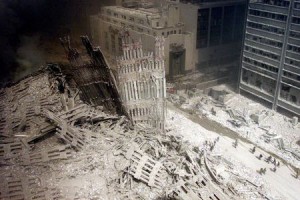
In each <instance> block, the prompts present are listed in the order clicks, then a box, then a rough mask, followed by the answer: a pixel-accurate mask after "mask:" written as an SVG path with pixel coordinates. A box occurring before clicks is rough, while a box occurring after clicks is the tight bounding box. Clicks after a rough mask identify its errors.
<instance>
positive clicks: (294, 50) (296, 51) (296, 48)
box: [287, 45, 300, 53]
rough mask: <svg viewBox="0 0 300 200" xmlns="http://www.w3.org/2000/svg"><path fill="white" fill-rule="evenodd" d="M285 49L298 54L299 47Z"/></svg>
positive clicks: (290, 46)
mask: <svg viewBox="0 0 300 200" xmlns="http://www.w3.org/2000/svg"><path fill="white" fill-rule="evenodd" d="M287 48H288V50H289V51H293V52H295V53H300V47H297V46H292V45H288V46H287Z"/></svg>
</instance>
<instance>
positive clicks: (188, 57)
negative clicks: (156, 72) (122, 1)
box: [90, 1, 196, 76]
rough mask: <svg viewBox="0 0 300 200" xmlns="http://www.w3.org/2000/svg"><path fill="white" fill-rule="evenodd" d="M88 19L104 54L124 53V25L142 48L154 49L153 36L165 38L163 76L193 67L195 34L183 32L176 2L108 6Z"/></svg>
mask: <svg viewBox="0 0 300 200" xmlns="http://www.w3.org/2000/svg"><path fill="white" fill-rule="evenodd" d="M90 20H91V34H92V39H93V41H94V42H95V43H97V44H99V45H100V48H101V49H102V51H104V52H105V53H106V54H107V55H111V56H113V57H118V56H120V55H122V54H123V51H122V38H121V34H120V33H121V32H122V30H123V29H124V28H126V29H127V30H128V31H129V34H130V36H131V37H132V38H134V39H135V40H141V42H142V43H143V46H144V50H145V51H155V38H156V37H157V36H162V37H164V39H165V43H164V54H165V58H164V62H165V67H166V75H169V76H176V75H179V74H183V73H185V72H188V71H193V70H195V64H196V58H195V50H196V44H195V42H194V38H195V36H194V35H193V33H190V32H186V31H185V27H184V24H183V23H182V22H181V21H180V3H179V2H177V1H175V2H174V1H170V2H166V3H164V4H163V5H162V7H156V6H154V5H153V4H151V3H139V4H136V5H128V6H107V7H103V8H102V10H101V13H100V14H98V15H94V16H91V19H90Z"/></svg>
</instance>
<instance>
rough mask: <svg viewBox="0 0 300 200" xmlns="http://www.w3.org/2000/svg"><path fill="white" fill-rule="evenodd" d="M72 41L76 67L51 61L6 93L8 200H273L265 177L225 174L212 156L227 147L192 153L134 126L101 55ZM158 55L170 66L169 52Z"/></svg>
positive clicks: (3, 143) (0, 168)
mask: <svg viewBox="0 0 300 200" xmlns="http://www.w3.org/2000/svg"><path fill="white" fill-rule="evenodd" d="M62 42H63V44H64V46H65V48H66V52H67V56H68V58H69V60H70V62H71V65H70V66H69V68H68V67H67V66H66V65H65V66H61V67H59V66H58V65H55V64H49V65H48V66H47V67H45V68H44V69H41V70H40V71H38V72H36V73H35V74H32V75H30V76H28V77H26V78H24V79H23V80H20V81H19V82H17V83H14V84H12V85H10V87H7V88H3V89H1V91H0V110H1V112H0V114H1V116H0V117H1V121H0V176H1V177H2V181H1V183H0V186H1V187H0V198H1V199H37V200H42V199H100V198H103V199H183V200H190V199H193V200H198V199H199V200H200V199H201V200H220V199H222V200H223V199H224V200H226V199H239V198H240V197H241V198H245V199H253V197H255V198H269V194H268V193H267V191H266V189H265V188H264V187H263V186H262V185H261V183H260V182H259V181H258V180H257V179H256V177H253V178H252V179H249V180H245V179H244V178H243V177H242V174H238V175H237V174H236V172H233V174H234V175H233V176H232V178H231V179H230V181H224V179H222V178H220V177H219V176H218V175H217V173H216V169H215V168H214V166H218V165H219V164H220V162H222V163H225V165H226V166H227V167H228V169H229V170H231V169H233V167H234V164H233V163H231V162H230V161H228V160H224V161H223V159H220V157H215V156H213V153H210V151H211V149H213V148H214V145H215V144H216V142H217V140H215V142H206V143H204V144H203V145H201V146H200V147H192V146H191V145H190V144H188V143H186V142H184V141H183V140H182V139H181V138H180V137H178V136H174V135H172V134H161V131H159V130H155V131H151V130H150V131H149V130H148V129H144V128H143V127H132V124H131V123H130V116H129V115H128V114H127V112H126V108H124V107H123V104H122V101H121V99H118V96H120V95H119V92H118V88H117V87H116V85H115V81H114V79H113V75H112V74H111V73H109V72H110V69H109V66H108V65H107V63H106V62H105V59H104V57H103V55H102V53H101V51H100V49H99V48H93V47H92V45H91V43H90V42H89V40H88V38H87V37H83V38H82V42H83V44H84V45H85V47H86V49H87V53H88V55H89V56H90V59H88V60H87V61H86V60H85V59H83V58H84V56H80V55H79V53H78V52H77V50H76V49H73V48H71V46H70V44H69V41H68V40H62ZM124 44H125V43H124ZM161 47H162V46H161V41H160V40H158V41H157V48H158V49H157V50H158V52H160V51H162V49H161ZM137 49H138V48H137ZM125 50H126V48H125ZM135 50H136V49H135ZM129 52H136V51H132V49H131V50H129V49H128V51H127V53H129ZM125 54H126V52H125ZM129 55H130V53H129V54H126V56H125V57H124V58H125V60H123V61H121V63H122V65H121V67H122V66H123V65H124V63H126V62H125V61H126V60H127V59H129V58H130V56H129ZM156 55H157V56H158V57H156V60H155V61H154V62H157V63H158V64H159V63H160V65H159V66H160V67H161V69H163V64H162V63H161V62H160V56H161V55H163V54H161V53H159V54H156ZM159 55H160V56H159ZM132 56H133V55H132ZM126 58H127V59H126ZM141 58H142V57H141ZM130 60H131V59H129V61H130ZM123 62H124V63H123ZM74 67H77V68H75V69H76V70H73V69H74ZM123 67H124V68H126V65H125V66H123ZM97 70H99V71H101V74H100V75H99V74H98V71H97ZM71 71H74V72H71ZM91 71H92V72H94V73H91ZM64 72H65V73H66V74H65V73H64ZM161 72H163V70H162V71H161ZM154 74H155V73H154ZM99 76H100V77H99ZM95 77H96V78H95ZM73 78H79V79H78V80H74V79H73ZM148 78H149V77H148ZM95 80H96V81H95ZM97 80H98V81H97ZM161 81H163V79H162V80H161ZM162 87H163V86H162ZM123 95H124V94H123ZM125 96H126V94H125ZM99 99H100V100H99ZM108 102H110V103H108ZM125 102H127V101H125ZM127 103H128V102H127ZM112 104H114V105H112ZM125 105H126V103H125ZM111 106H112V107H114V109H111ZM233 181H234V182H235V184H233ZM239 183H240V184H239ZM245 186H247V187H248V190H247V193H244V192H243V191H244V190H243V187H245ZM241 188H242V189H241Z"/></svg>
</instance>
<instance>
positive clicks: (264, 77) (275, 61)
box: [239, 0, 300, 116]
mask: <svg viewBox="0 0 300 200" xmlns="http://www.w3.org/2000/svg"><path fill="white" fill-rule="evenodd" d="M299 8H300V3H299V2H298V1H276V0H271V1H265V0H255V1H250V3H249V7H248V16H247V22H246V33H245V41H244V48H243V57H242V67H241V77H240V84H239V89H240V91H241V92H242V93H246V94H250V95H251V96H254V97H255V98H258V99H262V100H264V101H265V102H267V104H268V105H271V107H272V108H273V109H281V110H282V109H283V110H285V111H288V112H290V113H293V114H294V115H298V116H299V115H300V70H299V69H300V68H299V66H300V34H299V30H300V17H299V16H300V12H299Z"/></svg>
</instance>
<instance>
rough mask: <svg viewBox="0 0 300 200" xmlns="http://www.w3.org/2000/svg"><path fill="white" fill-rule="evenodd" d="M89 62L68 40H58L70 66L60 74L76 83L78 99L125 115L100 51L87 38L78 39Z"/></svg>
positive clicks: (112, 76)
mask: <svg viewBox="0 0 300 200" xmlns="http://www.w3.org/2000/svg"><path fill="white" fill-rule="evenodd" d="M81 39H82V43H83V45H84V46H85V48H86V51H87V54H88V56H89V59H86V58H84V56H83V55H80V54H79V52H78V51H77V50H76V49H74V48H71V46H70V39H69V38H64V39H61V41H62V44H63V46H64V48H65V50H66V54H67V57H68V60H69V61H70V63H71V65H72V67H69V66H62V71H63V73H64V74H66V75H67V78H68V77H69V78H70V79H72V81H73V82H75V84H76V87H78V89H79V90H80V91H81V93H80V97H81V99H82V100H83V101H84V102H86V103H89V104H94V105H98V106H99V105H101V106H104V108H105V109H106V110H108V111H111V112H113V113H118V114H125V115H126V113H125V110H124V108H123V105H122V103H121V100H120V95H119V92H118V89H117V87H116V81H115V77H114V75H113V73H112V71H111V69H110V67H109V66H108V63H107V62H106V60H105V58H104V56H103V54H102V52H101V50H100V48H94V47H93V46H92V44H91V43H90V41H89V38H88V37H86V36H83V37H81Z"/></svg>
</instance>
